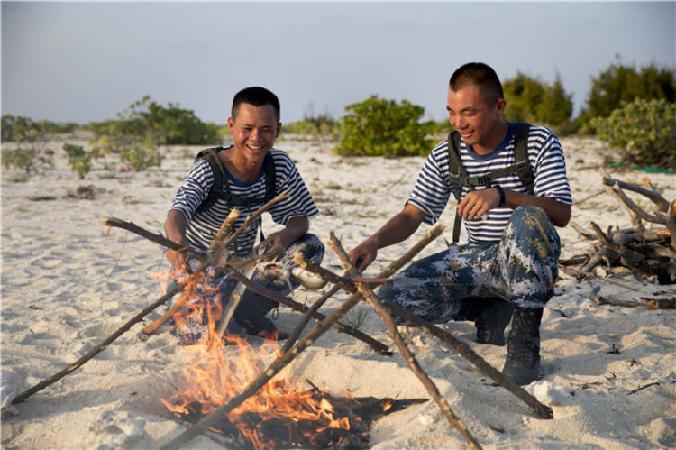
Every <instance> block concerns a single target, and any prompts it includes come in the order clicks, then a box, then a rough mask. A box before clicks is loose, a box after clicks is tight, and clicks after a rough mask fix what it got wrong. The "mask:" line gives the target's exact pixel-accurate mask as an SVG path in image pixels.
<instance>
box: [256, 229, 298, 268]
mask: <svg viewBox="0 0 676 450" xmlns="http://www.w3.org/2000/svg"><path fill="white" fill-rule="evenodd" d="M289 244H291V242H290V241H287V238H286V235H285V233H284V232H283V230H282V231H280V232H278V233H274V234H271V235H270V236H268V238H267V239H265V240H264V241H263V242H261V243H260V245H259V246H258V254H259V255H260V257H261V259H262V260H263V261H272V260H273V259H275V258H276V257H277V256H279V255H280V254H282V253H283V252H284V251H285V250H286V249H287V248H288V247H289Z"/></svg>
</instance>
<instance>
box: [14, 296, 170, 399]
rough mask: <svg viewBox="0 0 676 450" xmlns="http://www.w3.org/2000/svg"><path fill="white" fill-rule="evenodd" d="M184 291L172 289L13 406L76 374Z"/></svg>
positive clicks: (24, 395)
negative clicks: (127, 332) (145, 318)
mask: <svg viewBox="0 0 676 450" xmlns="http://www.w3.org/2000/svg"><path fill="white" fill-rule="evenodd" d="M182 290H183V286H182V285H180V284H179V285H177V286H176V287H175V288H174V289H172V290H171V291H169V292H167V293H166V294H164V295H163V296H162V297H160V298H159V299H158V300H156V301H155V302H154V303H151V304H150V305H149V306H147V307H145V308H144V309H142V310H141V312H140V313H138V314H137V315H135V316H134V317H132V318H131V319H129V320H128V321H127V322H125V323H124V325H122V326H121V327H120V328H118V329H117V330H115V332H114V333H113V334H111V335H110V336H108V337H107V338H106V339H105V340H104V341H103V342H101V343H100V344H98V345H96V346H95V347H94V348H92V349H91V350H90V351H88V352H87V353H86V354H85V355H84V356H82V357H81V358H80V359H78V360H77V361H75V362H74V363H72V364H70V365H69V366H68V367H66V368H65V369H63V370H61V371H59V372H57V373H55V374H54V375H52V376H51V377H49V378H47V379H45V380H43V381H40V382H39V383H38V384H36V385H35V386H33V387H31V388H29V389H26V390H25V391H23V392H21V393H20V394H19V395H17V396H16V397H14V399H13V400H12V404H17V403H21V402H23V401H24V400H26V399H27V398H28V397H30V396H31V395H33V394H35V393H36V392H38V391H41V390H43V389H44V388H46V387H47V386H49V385H50V384H53V383H55V382H57V381H59V380H60V379H61V378H63V377H65V376H66V375H68V374H69V373H72V372H74V371H75V370H77V369H78V368H79V367H80V366H82V365H83V364H84V363H86V362H87V361H89V360H90V359H92V358H93V357H94V356H96V355H98V354H99V353H101V352H102V351H103V350H105V349H106V347H108V345H110V344H111V343H113V342H114V341H115V339H117V338H118V337H120V336H122V334H123V333H125V332H126V331H127V330H129V329H130V328H131V327H132V326H134V325H135V324H136V323H138V322H140V321H141V320H143V318H144V317H145V316H147V315H148V314H150V313H151V312H152V311H153V310H155V309H156V308H158V307H159V306H161V305H163V304H164V303H166V302H167V300H169V299H170V298H172V297H173V296H174V295H176V293H178V292H180V291H182Z"/></svg>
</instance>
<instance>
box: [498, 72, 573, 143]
mask: <svg viewBox="0 0 676 450" xmlns="http://www.w3.org/2000/svg"><path fill="white" fill-rule="evenodd" d="M503 89H504V91H505V100H506V101H507V109H506V111H505V117H506V118H507V120H509V121H511V122H528V123H533V124H542V125H545V126H547V127H550V128H553V129H554V130H557V128H561V129H564V130H569V129H570V128H571V127H570V123H571V115H572V113H573V101H572V99H571V96H570V95H569V94H567V93H566V91H565V89H564V88H563V83H562V82H561V78H560V76H558V75H557V77H556V79H555V80H554V83H552V84H551V85H550V84H547V83H546V82H544V81H542V80H540V79H538V78H533V77H530V76H528V75H526V74H523V73H521V72H518V73H517V75H516V77H514V78H511V79H508V80H506V81H505V82H504V83H503Z"/></svg>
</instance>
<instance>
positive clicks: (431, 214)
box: [406, 142, 451, 225]
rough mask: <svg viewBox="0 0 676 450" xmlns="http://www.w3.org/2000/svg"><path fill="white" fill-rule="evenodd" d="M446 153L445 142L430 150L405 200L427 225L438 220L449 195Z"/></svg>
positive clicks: (446, 146)
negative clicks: (423, 215)
mask: <svg viewBox="0 0 676 450" xmlns="http://www.w3.org/2000/svg"><path fill="white" fill-rule="evenodd" d="M447 151H448V145H447V143H445V142H443V143H441V144H439V145H437V146H436V147H435V148H434V149H433V150H432V152H431V153H430V154H429V156H428V157H427V159H426V160H425V164H424V165H423V167H422V169H421V170H420V172H419V173H418V177H417V178H416V180H415V185H414V186H413V192H411V195H410V196H409V197H408V199H407V200H406V204H411V205H413V206H415V207H416V208H418V209H420V210H421V211H422V212H423V213H424V214H425V217H424V219H423V220H424V222H425V223H426V224H428V225H434V223H435V222H436V221H437V220H439V217H441V214H442V213H443V212H444V208H445V207H446V203H448V198H449V196H450V194H451V190H450V187H449V184H448V182H447V178H448V173H449V168H448V155H447Z"/></svg>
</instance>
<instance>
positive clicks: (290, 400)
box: [162, 314, 425, 450]
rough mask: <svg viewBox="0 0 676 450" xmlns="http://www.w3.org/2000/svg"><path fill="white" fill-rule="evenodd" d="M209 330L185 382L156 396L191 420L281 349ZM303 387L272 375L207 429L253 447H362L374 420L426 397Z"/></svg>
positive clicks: (212, 408) (224, 397)
mask: <svg viewBox="0 0 676 450" xmlns="http://www.w3.org/2000/svg"><path fill="white" fill-rule="evenodd" d="M208 317H209V318H210V319H213V318H215V317H217V316H215V315H212V314H209V316H208ZM208 329H209V330H210V334H209V339H208V341H207V342H206V343H204V344H200V345H199V346H198V352H197V354H196V361H195V363H193V364H191V365H189V366H187V367H186V368H185V369H184V370H183V372H182V374H181V378H182V380H181V384H183V385H185V386H186V387H185V388H184V389H181V390H179V391H178V392H176V393H175V394H174V395H173V396H172V397H171V398H170V399H162V403H163V404H164V406H165V407H166V408H167V409H168V410H169V411H171V412H172V413H173V414H174V415H175V416H176V417H178V418H179V419H181V420H185V421H188V422H190V423H196V422H197V421H198V420H199V419H201V418H202V417H204V416H206V415H209V414H212V413H213V412H214V411H216V410H217V409H218V408H219V407H221V406H223V405H224V404H225V403H226V402H227V401H228V400H229V399H230V398H232V397H233V396H235V395H237V394H238V393H239V392H240V391H241V388H242V386H245V385H247V384H249V383H250V382H251V381H252V380H253V379H255V378H256V377H257V376H258V375H259V374H260V373H261V372H263V370H264V367H265V364H264V361H265V359H266V357H269V355H270V354H277V353H279V346H278V345H277V341H275V340H272V339H266V340H265V341H264V343H263V344H262V345H261V346H260V348H259V349H258V351H256V350H255V349H254V347H252V346H251V345H250V344H249V343H248V342H247V341H246V340H245V339H244V338H241V337H239V336H232V335H227V334H226V335H225V336H224V337H222V338H221V337H220V336H219V335H218V334H217V333H216V332H215V329H216V327H215V326H214V325H213V324H212V325H210V326H209V327H208ZM225 345H235V346H236V349H237V351H236V352H234V353H236V356H233V357H228V354H230V355H232V354H233V352H231V351H230V352H227V353H226V352H225V351H224V346H225ZM308 383H309V382H308ZM309 384H310V385H311V387H312V388H311V389H306V390H295V389H294V388H293V387H292V386H291V383H289V382H287V381H284V380H279V381H276V380H273V381H271V382H269V383H267V384H266V385H265V386H264V387H263V388H262V389H261V390H260V391H258V392H257V393H256V395H253V396H251V397H249V398H248V399H246V400H245V401H244V402H242V404H241V405H240V406H239V407H238V408H235V409H233V410H232V411H230V413H228V414H227V415H223V417H222V420H221V421H220V422H219V423H217V424H215V425H214V426H212V427H210V430H211V431H214V432H217V433H221V434H224V435H226V436H230V437H232V438H234V439H236V440H237V441H239V442H240V443H241V444H242V446H243V447H245V448H254V449H257V450H260V449H274V448H277V447H279V446H281V447H290V446H291V447H314V448H329V447H336V446H350V447H352V448H364V447H367V446H368V442H369V428H370V425H371V423H372V422H373V420H375V419H377V418H379V417H381V416H382V415H384V414H387V413H390V412H393V411H397V410H400V409H402V408H405V407H406V406H409V405H410V404H412V403H417V402H423V401H425V400H393V399H375V398H354V397H352V396H348V397H345V398H336V397H332V396H331V395H329V394H328V393H327V392H325V391H324V390H321V389H319V388H317V387H316V386H314V385H312V383H309Z"/></svg>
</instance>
